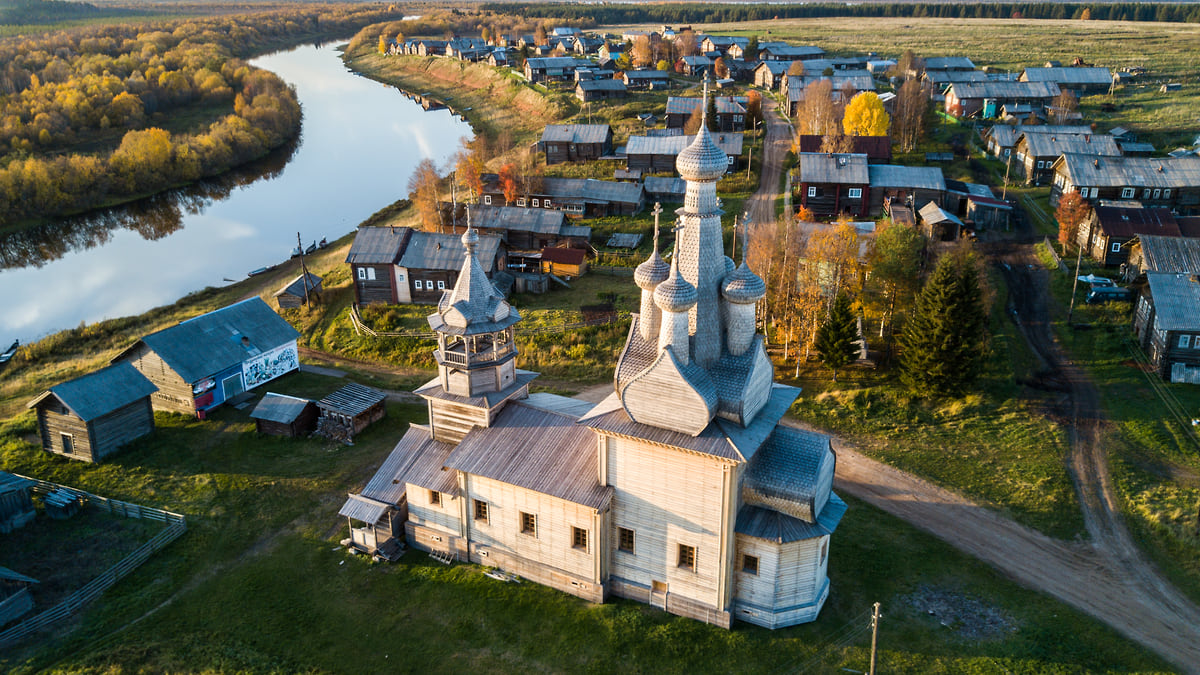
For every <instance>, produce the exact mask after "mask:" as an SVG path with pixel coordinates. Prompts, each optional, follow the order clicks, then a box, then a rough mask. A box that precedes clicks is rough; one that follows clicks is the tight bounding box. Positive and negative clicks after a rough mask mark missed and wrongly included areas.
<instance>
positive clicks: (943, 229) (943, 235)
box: [918, 202, 963, 241]
mask: <svg viewBox="0 0 1200 675" xmlns="http://www.w3.org/2000/svg"><path fill="white" fill-rule="evenodd" d="M918 213H919V214H920V216H921V223H922V231H923V232H924V234H925V236H927V237H929V238H930V239H936V240H940V241H953V240H955V239H958V235H959V232H960V231H961V230H962V228H963V222H962V221H961V220H959V219H958V217H957V216H955V215H953V214H950V213H946V212H945V211H944V210H942V207H940V206H938V205H937V204H935V203H933V202H929V203H928V204H926V205H925V206H922V207H921V210H920V211H918Z"/></svg>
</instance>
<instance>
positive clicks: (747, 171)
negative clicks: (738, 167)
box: [746, 145, 754, 180]
mask: <svg viewBox="0 0 1200 675" xmlns="http://www.w3.org/2000/svg"><path fill="white" fill-rule="evenodd" d="M753 164H754V146H753V145H751V146H750V159H747V160H746V180H750V167H751V165H753Z"/></svg>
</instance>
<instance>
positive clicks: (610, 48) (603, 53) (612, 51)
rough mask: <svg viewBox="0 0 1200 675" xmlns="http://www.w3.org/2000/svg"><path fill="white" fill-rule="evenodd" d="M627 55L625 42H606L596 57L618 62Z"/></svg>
mask: <svg viewBox="0 0 1200 675" xmlns="http://www.w3.org/2000/svg"><path fill="white" fill-rule="evenodd" d="M624 53H625V43H624V42H607V41H606V42H605V43H604V45H603V46H601V47H599V48H598V49H597V50H596V55H597V56H599V57H600V58H601V59H610V60H613V61H616V60H617V59H618V58H620V57H621V54H624Z"/></svg>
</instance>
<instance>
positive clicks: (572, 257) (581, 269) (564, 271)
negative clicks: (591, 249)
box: [542, 247, 588, 279]
mask: <svg viewBox="0 0 1200 675" xmlns="http://www.w3.org/2000/svg"><path fill="white" fill-rule="evenodd" d="M587 267H588V265H587V251H584V250H583V249H579V248H557V247H555V248H550V247H547V248H544V249H542V272H544V273H546V274H553V275H555V276H559V277H566V278H568V279H573V278H576V277H581V276H583V275H584V274H585V273H586V272H587Z"/></svg>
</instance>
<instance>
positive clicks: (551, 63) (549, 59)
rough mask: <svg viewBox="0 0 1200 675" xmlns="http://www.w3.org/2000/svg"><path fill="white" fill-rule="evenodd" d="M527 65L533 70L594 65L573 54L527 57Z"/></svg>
mask: <svg viewBox="0 0 1200 675" xmlns="http://www.w3.org/2000/svg"><path fill="white" fill-rule="evenodd" d="M525 65H527V66H529V68H530V69H531V70H539V69H542V68H587V67H588V66H590V65H592V62H591V61H587V60H585V59H577V58H575V57H572V56H544V57H539V58H532V59H526V60H525Z"/></svg>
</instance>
